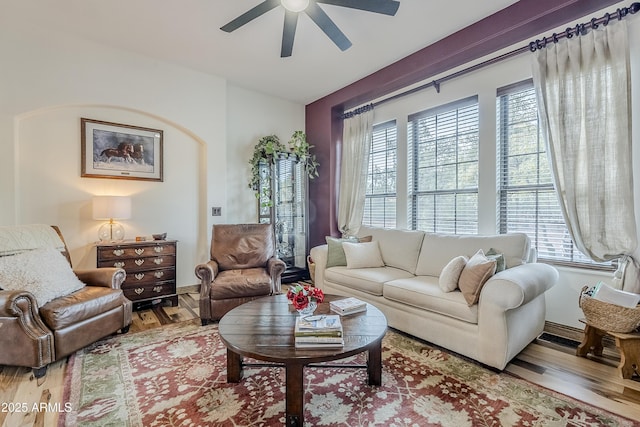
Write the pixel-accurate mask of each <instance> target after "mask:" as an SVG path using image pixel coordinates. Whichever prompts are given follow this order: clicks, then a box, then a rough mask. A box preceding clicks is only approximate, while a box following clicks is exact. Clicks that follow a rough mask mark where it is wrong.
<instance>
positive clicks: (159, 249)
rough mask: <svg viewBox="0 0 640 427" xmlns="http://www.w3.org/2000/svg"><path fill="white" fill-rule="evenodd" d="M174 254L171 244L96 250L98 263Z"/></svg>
mask: <svg viewBox="0 0 640 427" xmlns="http://www.w3.org/2000/svg"><path fill="white" fill-rule="evenodd" d="M175 254H176V245H175V244H173V243H158V244H150V245H137V246H135V247H131V246H125V245H122V246H107V247H100V248H98V263H101V262H106V261H110V260H118V259H127V258H142V257H154V256H160V255H173V256H175Z"/></svg>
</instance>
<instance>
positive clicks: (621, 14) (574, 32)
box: [341, 2, 640, 120]
mask: <svg viewBox="0 0 640 427" xmlns="http://www.w3.org/2000/svg"><path fill="white" fill-rule="evenodd" d="M638 11H640V2H636V3H632V4H631V5H629V7H623V8H618V9H617V10H616V11H615V12H613V13H606V14H605V15H604V16H602V17H600V18H592V19H591V20H590V21H589V22H586V23H583V24H578V25H576V26H575V27H567V29H566V30H564V31H562V32H560V33H553V34H552V35H551V36H549V37H544V38H542V39H538V40H535V41H532V42H530V43H528V44H527V45H526V46H522V47H519V48H517V49H514V50H512V51H510V52H506V53H503V54H502V55H499V56H496V57H494V58H491V59H487V60H486V61H483V62H480V63H478V64H475V65H472V66H470V67H467V68H464V69H462V70H460V71H456V72H455V73H452V74H449V75H446V76H444V77H442V78H439V79H437V80H432V81H430V82H428V83H425V84H423V85H421V86H416V87H414V88H412V89H409V90H406V91H404V92H401V93H398V94H395V95H392V96H389V97H388V98H384V99H381V100H379V101H377V102H373V103H370V104H368V105H366V106H364V107H359V108H356V109H355V110H352V111H349V112H345V113H344V114H342V116H341V118H342V119H343V120H344V119H347V118H350V117H353V116H355V115H358V114H362V113H363V112H365V111H368V110H370V109H372V108H374V107H377V106H378V105H381V104H384V103H385V102H389V101H393V100H396V99H398V98H402V97H405V96H407V95H412V94H414V93H416V92H419V91H421V90H424V89H428V88H430V87H434V88H435V89H436V92H438V93H440V85H441V84H442V83H444V82H447V81H449V80H453V79H455V78H458V77H460V76H462V75H465V74H468V73H471V72H473V71H476V70H479V69H481V68H484V67H487V66H489V65H493V64H496V63H498V62H501V61H504V60H505V59H509V58H512V57H514V56H517V55H520V54H522V53H525V52H527V51H529V52H535V51H536V50H538V49H544V48H545V47H547V45H548V44H549V43H551V42H553V43H557V42H558V40H560V39H563V38H568V39H570V38H572V37H573V36H581V35H585V34H586V33H587V31H588V30H589V29H592V28H593V29H596V28H598V27H599V26H600V25H601V24H602V25H604V26H606V25H607V24H609V21H610V20H611V19H617V20H618V21H620V20H622V18H626V17H627V16H628V15H629V14H634V13H636V12H638ZM365 108H366V109H365ZM361 110H362V111H361Z"/></svg>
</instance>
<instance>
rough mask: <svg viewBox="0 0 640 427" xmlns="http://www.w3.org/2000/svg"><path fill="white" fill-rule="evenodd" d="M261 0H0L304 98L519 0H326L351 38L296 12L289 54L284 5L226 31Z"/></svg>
mask: <svg viewBox="0 0 640 427" xmlns="http://www.w3.org/2000/svg"><path fill="white" fill-rule="evenodd" d="M261 2H262V0H226V1H225V0H0V3H1V4H2V11H1V13H3V14H5V13H9V14H10V15H5V18H7V17H9V16H10V18H9V19H11V20H17V21H14V22H24V23H30V24H34V25H37V26H41V27H47V28H51V29H53V30H56V31H61V32H65V33H70V34H73V35H76V36H79V37H83V38H86V39H90V40H93V41H95V42H99V43H103V44H105V45H108V46H111V47H115V48H120V49H125V50H129V51H134V52H137V53H139V54H143V55H146V56H149V57H152V58H155V59H158V60H162V61H167V62H171V63H175V64H179V65H182V66H185V67H189V68H192V69H195V70H199V71H202V72H205V73H210V74H214V75H218V76H221V77H224V78H226V79H228V80H229V81H230V82H233V83H234V84H236V85H238V86H242V87H246V88H249V89H254V90H258V91H260V92H264V93H268V94H273V95H276V96H279V97H282V98H285V99H288V100H292V101H295V102H299V103H302V104H308V103H310V102H312V101H314V100H316V99H319V98H321V97H323V96H325V95H327V94H330V93H332V92H333V91H335V90H337V89H340V88H341V87H344V86H346V85H348V84H350V83H353V82H354V81H357V80H359V79H360V78H362V77H365V76H367V75H369V74H371V73H372V72H374V71H376V70H378V69H380V68H382V67H384V66H386V65H389V64H391V63H393V62H395V61H397V60H399V59H401V58H403V57H405V56H407V55H409V54H411V53H413V52H415V51H417V50H420V49H421V48H423V47H426V46H428V45H430V44H432V43H433V42H435V41H437V40H440V39H442V38H443V37H445V36H447V35H449V34H452V33H454V32H456V31H457V30H460V29H462V28H464V27H466V26H468V25H470V24H472V23H474V22H476V21H478V20H480V19H482V18H484V17H486V16H488V15H491V14H492V13H495V12H497V11H498V10H500V9H503V8H505V7H507V6H509V5H510V4H513V3H515V2H516V1H515V0H485V1H478V0H458V1H457V2H456V3H449V2H447V1H443V0H400V8H399V10H398V13H397V14H396V15H395V16H393V17H391V16H386V15H379V14H375V13H370V12H365V11H360V10H353V9H346V8H342V7H338V6H331V5H325V4H322V5H321V7H322V8H323V9H324V10H325V12H326V13H327V14H328V15H329V17H330V18H332V19H333V20H334V22H335V23H336V24H337V25H338V27H339V28H340V29H341V30H342V31H343V32H344V33H345V34H346V35H347V37H348V38H349V39H350V40H351V42H352V43H353V46H352V47H351V48H350V49H348V50H346V51H344V52H341V51H340V50H339V49H338V48H337V47H336V46H335V45H334V44H333V42H332V41H331V40H330V39H329V38H328V37H327V36H326V35H325V34H324V33H323V32H322V31H321V30H320V29H319V28H318V27H317V26H316V25H315V24H314V23H313V21H311V19H310V18H309V17H308V16H306V15H304V14H302V15H301V16H300V19H299V21H298V27H297V31H296V37H295V43H294V47H293V55H292V56H291V57H290V58H280V43H281V38H282V26H283V20H284V10H283V8H282V7H281V6H279V7H277V8H276V9H274V10H271V11H270V12H268V13H266V14H264V15H262V16H261V17H259V18H257V19H255V20H253V21H251V22H249V23H248V24H246V25H245V26H243V27H241V28H240V29H238V30H236V31H234V32H232V33H225V32H223V31H222V30H220V27H221V26H222V25H224V24H226V23H227V22H229V21H231V20H232V19H234V18H236V17H237V16H238V15H240V14H242V13H244V12H246V11H247V10H249V9H250V8H252V7H254V6H256V5H257V4H259V3H261Z"/></svg>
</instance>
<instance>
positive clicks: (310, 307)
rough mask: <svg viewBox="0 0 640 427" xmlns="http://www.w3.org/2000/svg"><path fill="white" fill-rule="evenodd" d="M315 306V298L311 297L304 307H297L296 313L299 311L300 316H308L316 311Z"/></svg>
mask: <svg viewBox="0 0 640 427" xmlns="http://www.w3.org/2000/svg"><path fill="white" fill-rule="evenodd" d="M316 308H318V302H317V301H316V299H315V298H311V299H309V304H307V306H306V307H305V308H301V309H298V313H300V316H309V315H311V314H313V312H314V311H316Z"/></svg>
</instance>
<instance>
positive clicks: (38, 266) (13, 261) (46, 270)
mask: <svg viewBox="0 0 640 427" xmlns="http://www.w3.org/2000/svg"><path fill="white" fill-rule="evenodd" d="M84 286H85V285H84V283H82V282H81V281H80V279H78V277H77V276H76V275H75V273H74V272H73V270H71V266H70V265H69V262H68V261H67V259H66V258H65V257H64V255H62V253H60V251H58V250H57V249H54V248H47V249H35V250H32V251H27V252H22V253H20V254H17V255H11V256H4V257H0V288H2V289H6V290H15V291H20V290H24V291H29V292H31V293H32V294H33V296H34V297H35V298H36V301H38V305H39V306H40V307H42V306H43V305H45V304H46V303H48V302H49V301H51V300H53V299H56V298H58V297H61V296H64V295H69V294H70V293H72V292H75V291H77V290H78V289H81V288H83V287H84Z"/></svg>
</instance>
